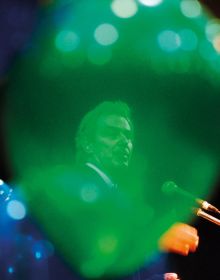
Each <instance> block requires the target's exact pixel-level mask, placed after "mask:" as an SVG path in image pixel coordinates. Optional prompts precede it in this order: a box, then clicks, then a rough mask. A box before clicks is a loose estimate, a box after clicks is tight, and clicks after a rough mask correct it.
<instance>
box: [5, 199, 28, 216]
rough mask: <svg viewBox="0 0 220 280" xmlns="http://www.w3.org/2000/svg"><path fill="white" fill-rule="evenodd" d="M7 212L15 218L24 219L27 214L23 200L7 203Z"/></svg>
mask: <svg viewBox="0 0 220 280" xmlns="http://www.w3.org/2000/svg"><path fill="white" fill-rule="evenodd" d="M7 213H8V215H9V216H10V217H11V218H12V219H14V220H22V219H23V218H24V217H25V215H26V208H25V206H24V204H23V203H22V202H20V201H18V200H11V201H9V203H8V205H7Z"/></svg>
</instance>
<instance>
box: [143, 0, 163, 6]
mask: <svg viewBox="0 0 220 280" xmlns="http://www.w3.org/2000/svg"><path fill="white" fill-rule="evenodd" d="M139 2H140V3H141V4H143V5H145V6H148V7H155V6H158V5H160V4H161V3H162V2H163V0H139Z"/></svg>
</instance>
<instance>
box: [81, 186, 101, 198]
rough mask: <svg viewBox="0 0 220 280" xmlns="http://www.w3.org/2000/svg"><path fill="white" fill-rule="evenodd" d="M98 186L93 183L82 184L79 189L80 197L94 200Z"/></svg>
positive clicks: (96, 196)
mask: <svg viewBox="0 0 220 280" xmlns="http://www.w3.org/2000/svg"><path fill="white" fill-rule="evenodd" d="M98 193H99V191H98V188H97V186H96V185H94V184H87V185H84V186H83V187H82V189H81V197H82V199H83V200H84V201H85V202H94V201H96V200H97V198H98Z"/></svg>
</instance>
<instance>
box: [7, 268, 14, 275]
mask: <svg viewBox="0 0 220 280" xmlns="http://www.w3.org/2000/svg"><path fill="white" fill-rule="evenodd" d="M8 273H9V274H12V273H14V268H13V267H12V266H9V267H8Z"/></svg>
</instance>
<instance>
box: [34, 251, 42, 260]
mask: <svg viewBox="0 0 220 280" xmlns="http://www.w3.org/2000/svg"><path fill="white" fill-rule="evenodd" d="M41 257H42V254H41V252H39V251H37V252H35V258H36V259H37V260H39V259H41Z"/></svg>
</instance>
